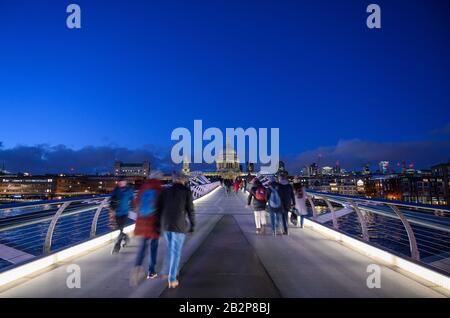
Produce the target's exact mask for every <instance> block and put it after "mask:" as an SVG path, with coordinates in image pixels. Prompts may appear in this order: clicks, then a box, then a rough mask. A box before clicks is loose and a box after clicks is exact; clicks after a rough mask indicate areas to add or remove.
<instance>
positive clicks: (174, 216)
mask: <svg viewBox="0 0 450 318" xmlns="http://www.w3.org/2000/svg"><path fill="white" fill-rule="evenodd" d="M186 181H187V178H186V176H185V175H184V174H183V173H182V172H177V171H174V172H173V174H172V183H173V185H172V186H171V187H168V188H165V189H164V190H163V191H162V192H161V194H160V196H159V197H158V200H157V204H156V209H157V210H158V211H160V213H161V214H160V220H161V231H162V232H163V235H164V238H165V240H166V243H167V248H166V258H165V260H164V266H163V270H162V273H163V275H164V276H166V275H167V277H168V282H169V288H175V287H177V286H178V284H179V282H178V279H177V275H178V267H179V265H180V259H181V252H182V249H183V244H184V240H185V238H186V233H188V232H189V233H192V232H194V227H195V222H194V221H195V220H194V203H193V198H192V192H191V190H189V188H188V187H186V186H185V183H186ZM186 219H189V225H188V223H187V221H186Z"/></svg>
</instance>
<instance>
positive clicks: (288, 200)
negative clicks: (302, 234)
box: [278, 171, 295, 235]
mask: <svg viewBox="0 0 450 318" xmlns="http://www.w3.org/2000/svg"><path fill="white" fill-rule="evenodd" d="M278 184H279V186H278V194H279V195H280V199H281V213H282V214H281V215H282V221H283V222H282V223H283V234H284V235H288V234H289V231H288V229H289V223H288V219H289V214H288V213H289V211H290V210H291V208H292V207H294V206H295V195H294V189H293V188H292V186H291V185H290V184H289V180H288V174H287V173H286V172H284V171H283V172H281V173H280V175H279V176H278Z"/></svg>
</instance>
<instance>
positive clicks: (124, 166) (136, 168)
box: [114, 161, 150, 178]
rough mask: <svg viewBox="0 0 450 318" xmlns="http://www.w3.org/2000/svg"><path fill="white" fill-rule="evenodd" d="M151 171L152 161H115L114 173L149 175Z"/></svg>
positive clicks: (127, 175) (129, 175)
mask: <svg viewBox="0 0 450 318" xmlns="http://www.w3.org/2000/svg"><path fill="white" fill-rule="evenodd" d="M149 173H150V162H149V161H144V162H143V163H123V162H122V161H116V162H115V163H114V175H115V176H125V177H145V178H146V177H148V175H149Z"/></svg>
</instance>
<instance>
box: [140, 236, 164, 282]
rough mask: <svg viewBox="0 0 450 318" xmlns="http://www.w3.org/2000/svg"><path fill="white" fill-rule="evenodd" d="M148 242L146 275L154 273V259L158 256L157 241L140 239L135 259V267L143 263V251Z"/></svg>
mask: <svg viewBox="0 0 450 318" xmlns="http://www.w3.org/2000/svg"><path fill="white" fill-rule="evenodd" d="M148 241H150V255H149V260H148V273H149V274H153V273H156V257H157V256H158V243H159V240H158V239H148V238H145V237H144V238H141V241H140V244H139V249H138V254H137V257H136V263H135V266H141V265H142V263H143V261H144V256H145V250H146V249H147V243H148Z"/></svg>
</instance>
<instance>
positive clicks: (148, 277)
mask: <svg viewBox="0 0 450 318" xmlns="http://www.w3.org/2000/svg"><path fill="white" fill-rule="evenodd" d="M156 277H158V274H157V273H149V274H148V275H147V279H154V278H156Z"/></svg>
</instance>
